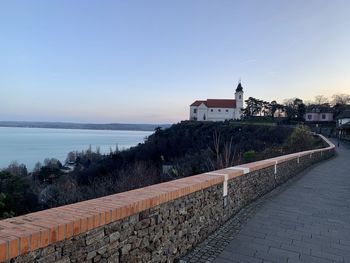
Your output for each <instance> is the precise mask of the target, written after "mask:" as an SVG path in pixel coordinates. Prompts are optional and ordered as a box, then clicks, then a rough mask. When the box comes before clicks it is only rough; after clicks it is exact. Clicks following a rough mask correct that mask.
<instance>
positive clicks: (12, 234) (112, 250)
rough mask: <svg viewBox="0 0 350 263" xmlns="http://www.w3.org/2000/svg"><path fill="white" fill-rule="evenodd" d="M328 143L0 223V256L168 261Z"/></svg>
mask: <svg viewBox="0 0 350 263" xmlns="http://www.w3.org/2000/svg"><path fill="white" fill-rule="evenodd" d="M325 140H326V139H325ZM329 144H330V146H329V147H328V148H325V149H320V150H314V151H306V152H301V153H296V154H291V155H285V156H281V157H277V158H272V159H268V160H264V161H259V162H254V163H249V164H245V165H240V166H236V167H229V168H227V169H223V170H218V171H213V172H209V173H205V174H200V175H195V176H191V177H187V178H183V179H179V180H175V181H172V182H167V183H162V184H157V185H153V186H149V187H145V188H141V189H137V190H133V191H129V192H125V193H120V194H115V195H111V196H106V197H102V198H98V199H94V200H89V201H85V202H81V203H77V204H72V205H67V206H62V207H58V208H53V209H48V210H45V211H40V212H37V213H32V214H28V215H24V216H20V217H15V218H11V219H6V220H2V221H0V259H1V261H8V262H60V263H66V262H67V263H68V262H173V261H174V260H175V259H176V258H179V257H180V256H181V255H184V254H186V253H187V252H188V251H189V250H191V249H192V248H193V247H195V246H196V244H198V243H199V242H201V241H203V240H204V239H205V238H206V237H207V236H208V235H209V234H210V233H211V232H212V231H214V230H216V229H217V228H218V227H219V226H220V225H221V224H222V223H223V222H225V221H226V220H227V219H228V218H229V217H231V216H232V215H234V214H235V213H237V212H238V211H239V210H240V209H241V208H242V207H244V206H245V205H247V204H248V203H250V202H252V201H253V200H254V199H256V198H259V197H260V196H262V195H264V194H266V193H267V192H269V191H270V190H272V189H273V188H275V187H276V186H277V185H279V184H282V183H283V182H285V181H286V180H288V179H289V178H290V177H292V176H294V175H296V174H297V173H298V172H300V171H302V170H303V169H305V168H307V167H309V166H310V165H311V164H313V163H316V162H319V161H321V160H323V159H326V158H329V157H331V156H332V155H333V154H334V145H332V144H331V143H329Z"/></svg>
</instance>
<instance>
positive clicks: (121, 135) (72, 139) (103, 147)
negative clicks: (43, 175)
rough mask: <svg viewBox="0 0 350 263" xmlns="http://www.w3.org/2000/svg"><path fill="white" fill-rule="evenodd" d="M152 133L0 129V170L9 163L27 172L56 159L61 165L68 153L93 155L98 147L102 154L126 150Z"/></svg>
mask: <svg viewBox="0 0 350 263" xmlns="http://www.w3.org/2000/svg"><path fill="white" fill-rule="evenodd" d="M152 133H153V132H151V131H110V130H69V129H42V128H7V127H0V169H1V168H5V167H7V166H8V165H9V164H10V163H11V162H12V161H17V162H18V163H24V164H25V165H26V166H27V168H28V170H31V169H33V167H34V165H35V163H36V162H38V161H40V162H43V161H44V159H45V158H57V159H59V160H60V161H61V162H64V160H65V159H66V157H67V153H68V152H71V151H81V150H86V149H88V148H89V146H90V145H91V148H92V150H93V151H95V150H96V147H100V151H101V153H109V151H110V148H112V149H113V150H115V148H116V145H118V148H119V149H123V148H129V147H131V146H135V145H137V144H138V143H140V142H143V141H144V139H145V137H147V136H149V135H150V134H152Z"/></svg>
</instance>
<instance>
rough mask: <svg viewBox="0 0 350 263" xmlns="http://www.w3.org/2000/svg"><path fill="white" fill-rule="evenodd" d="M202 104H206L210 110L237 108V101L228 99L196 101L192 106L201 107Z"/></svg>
mask: <svg viewBox="0 0 350 263" xmlns="http://www.w3.org/2000/svg"><path fill="white" fill-rule="evenodd" d="M202 103H204V104H205V106H207V107H208V108H236V100H226V99H207V100H196V101H195V102H193V103H192V104H191V105H190V106H199V105H201V104H202Z"/></svg>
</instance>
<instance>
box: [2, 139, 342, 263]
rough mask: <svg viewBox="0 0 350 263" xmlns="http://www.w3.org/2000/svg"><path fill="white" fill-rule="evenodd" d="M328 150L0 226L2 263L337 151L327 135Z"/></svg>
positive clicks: (141, 190)
mask: <svg viewBox="0 0 350 263" xmlns="http://www.w3.org/2000/svg"><path fill="white" fill-rule="evenodd" d="M319 136H320V137H321V138H322V139H323V140H324V141H325V142H326V143H328V145H329V146H328V147H327V148H322V149H316V150H309V151H303V152H298V153H293V154H288V155H283V156H279V157H275V158H271V159H266V160H262V161H257V162H252V163H247V164H243V165H238V166H234V167H228V168H226V169H221V170H216V171H212V172H208V173H203V174H198V175H194V176H190V177H186V178H181V179H177V180H174V181H170V182H165V183H160V184H155V185H151V186H147V187H143V188H139V189H135V190H131V191H127V192H123V193H118V194H114V195H109V196H105V197H101V198H97V199H91V200H87V201H83V202H79V203H74V204H70V205H65V206H61V207H56V208H51V209H47V210H43V211H39V212H35V213H30V214H26V215H22V216H18V217H13V218H9V219H5V220H1V221H0V262H2V261H6V260H9V259H12V258H15V257H17V256H19V255H22V254H25V253H27V252H30V251H34V250H37V249H39V248H44V247H47V246H49V245H50V244H53V243H55V242H58V241H62V240H65V239H68V238H70V237H72V236H76V235H79V234H81V233H84V232H86V231H89V230H91V229H94V228H97V227H100V226H103V225H106V224H109V223H111V222H114V221H117V220H120V219H123V218H126V217H128V216H131V215H133V214H136V213H139V212H141V211H144V210H146V209H149V208H152V207H155V206H157V205H160V204H163V203H166V202H169V201H172V200H175V199H177V198H180V197H182V196H186V195H189V194H191V193H194V192H197V191H200V190H202V189H206V188H208V187H211V186H213V185H217V184H220V183H224V181H227V180H229V179H233V178H235V177H239V176H241V175H243V174H245V173H249V172H252V171H256V170H260V169H263V168H266V167H269V166H274V165H277V164H279V163H283V162H286V161H289V160H293V159H297V158H300V157H302V156H306V155H310V158H311V156H312V154H314V153H318V152H321V153H322V152H326V151H330V150H333V149H334V148H335V145H334V144H333V143H332V142H331V141H329V140H328V139H327V138H325V137H324V136H322V135H319Z"/></svg>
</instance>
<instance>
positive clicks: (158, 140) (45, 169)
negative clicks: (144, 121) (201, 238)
mask: <svg viewBox="0 0 350 263" xmlns="http://www.w3.org/2000/svg"><path fill="white" fill-rule="evenodd" d="M322 146H323V145H322V141H319V140H317V139H315V138H313V137H312V136H311V135H310V133H309V131H308V130H307V129H306V128H304V127H297V128H295V129H293V128H291V127H285V126H266V125H265V126H263V125H245V124H242V123H240V122H234V121H232V122H229V121H227V122H191V121H184V122H181V123H178V124H175V125H173V126H172V127H170V128H168V129H161V128H157V129H156V130H155V132H154V134H152V135H151V136H149V137H148V138H147V139H146V141H145V143H142V144H139V145H137V146H135V147H132V148H130V149H128V150H124V151H118V149H116V150H115V151H113V152H112V151H111V153H110V154H108V155H102V154H100V153H99V151H98V150H97V151H96V152H93V151H92V150H91V149H88V150H86V151H83V152H71V153H69V154H68V156H67V165H62V164H61V163H60V162H59V161H58V160H56V159H46V160H45V161H44V164H40V163H38V164H37V165H36V166H35V169H34V171H33V172H32V173H30V174H28V173H27V170H26V169H25V166H24V165H20V164H17V163H13V164H11V165H10V166H9V167H8V168H7V169H5V170H3V171H1V172H0V193H1V194H0V217H2V218H4V217H9V216H14V215H20V214H24V213H28V212H31V211H37V210H41V209H46V208H50V207H55V206H59V205H64V204H69V203H73V202H78V201H82V200H86V199H91V198H96V197H100V196H103V195H108V194H113V193H118V192H122V191H127V190H130V189H134V188H139V187H143V186H146V185H151V184H155V183H159V182H162V181H167V180H172V179H176V178H179V177H184V176H190V175H193V174H199V173H203V172H207V171H210V170H215V169H220V168H224V167H227V166H232V165H236V164H240V163H244V162H251V161H255V160H259V159H266V158H269V157H273V156H277V155H282V154H287V153H291V152H293V151H301V150H307V149H311V148H314V147H322Z"/></svg>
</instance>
